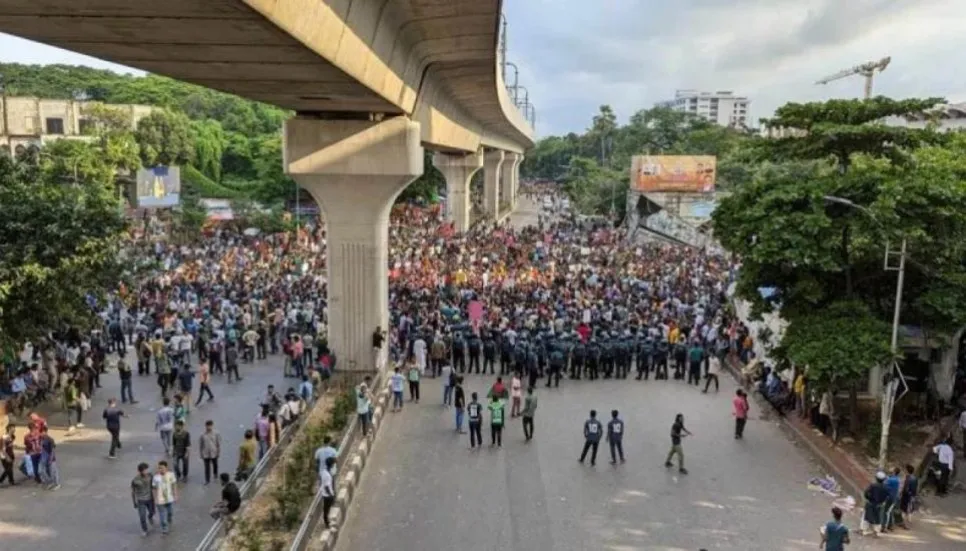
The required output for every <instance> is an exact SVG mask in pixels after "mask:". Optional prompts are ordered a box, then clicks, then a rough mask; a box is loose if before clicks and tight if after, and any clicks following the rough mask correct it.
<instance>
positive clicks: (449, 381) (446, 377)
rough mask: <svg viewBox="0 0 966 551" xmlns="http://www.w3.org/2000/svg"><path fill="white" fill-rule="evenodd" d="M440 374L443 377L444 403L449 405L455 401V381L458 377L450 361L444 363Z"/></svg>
mask: <svg viewBox="0 0 966 551" xmlns="http://www.w3.org/2000/svg"><path fill="white" fill-rule="evenodd" d="M439 376H440V377H442V378H443V405H444V406H448V405H450V404H452V403H453V383H454V382H455V378H456V376H455V375H454V374H453V368H452V367H450V366H449V363H445V364H443V367H442V369H441V370H440V371H439Z"/></svg>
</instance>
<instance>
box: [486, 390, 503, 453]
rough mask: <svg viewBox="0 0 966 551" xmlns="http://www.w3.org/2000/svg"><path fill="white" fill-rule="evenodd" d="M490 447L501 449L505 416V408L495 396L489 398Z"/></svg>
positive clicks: (501, 401)
mask: <svg viewBox="0 0 966 551" xmlns="http://www.w3.org/2000/svg"><path fill="white" fill-rule="evenodd" d="M487 407H488V408H489V410H490V447H493V446H500V447H503V422H504V420H505V419H504V417H505V416H506V407H505V406H504V404H503V400H501V399H500V398H499V397H497V396H496V395H493V396H491V397H490V404H489V406H487Z"/></svg>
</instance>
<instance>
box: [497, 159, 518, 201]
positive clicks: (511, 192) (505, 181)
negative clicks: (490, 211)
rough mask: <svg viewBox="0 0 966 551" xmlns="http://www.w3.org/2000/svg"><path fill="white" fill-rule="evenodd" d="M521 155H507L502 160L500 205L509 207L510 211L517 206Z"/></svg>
mask: <svg viewBox="0 0 966 551" xmlns="http://www.w3.org/2000/svg"><path fill="white" fill-rule="evenodd" d="M521 159H523V155H520V154H519V153H507V154H506V158H505V159H504V160H503V174H501V175H500V204H501V206H502V205H509V207H510V210H511V211H512V210H513V209H514V208H516V206H517V196H516V188H517V179H518V178H519V176H520V171H519V170H520V160H521Z"/></svg>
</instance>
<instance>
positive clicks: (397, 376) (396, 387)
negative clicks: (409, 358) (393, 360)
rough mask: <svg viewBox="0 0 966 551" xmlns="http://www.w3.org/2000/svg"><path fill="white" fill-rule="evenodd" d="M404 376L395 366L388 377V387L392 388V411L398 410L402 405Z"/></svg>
mask: <svg viewBox="0 0 966 551" xmlns="http://www.w3.org/2000/svg"><path fill="white" fill-rule="evenodd" d="M405 383H406V378H405V377H403V376H402V373H400V372H399V368H398V367H397V368H395V369H394V370H393V373H392V377H390V378H389V388H390V389H391V390H392V411H394V412H395V411H400V410H401V409H402V407H403V390H404V388H405Z"/></svg>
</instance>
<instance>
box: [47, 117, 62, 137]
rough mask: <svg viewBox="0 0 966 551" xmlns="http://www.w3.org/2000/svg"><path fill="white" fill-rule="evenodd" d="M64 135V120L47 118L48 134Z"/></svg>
mask: <svg viewBox="0 0 966 551" xmlns="http://www.w3.org/2000/svg"><path fill="white" fill-rule="evenodd" d="M63 133H64V119H61V118H59V117H48V118H47V134H63Z"/></svg>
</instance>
